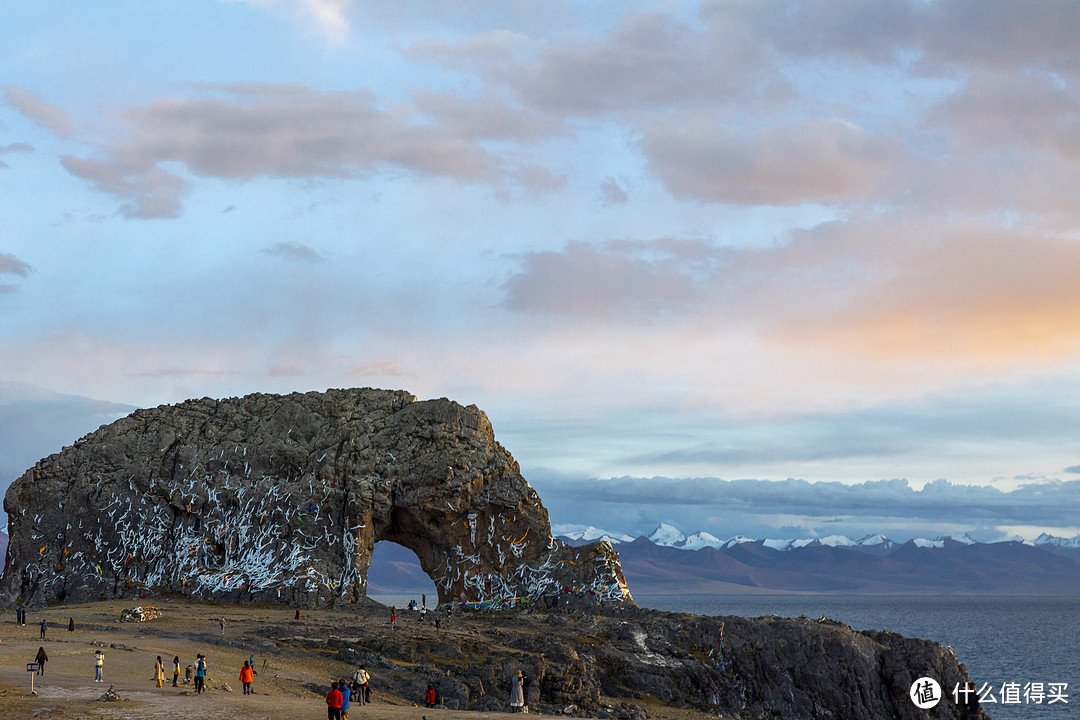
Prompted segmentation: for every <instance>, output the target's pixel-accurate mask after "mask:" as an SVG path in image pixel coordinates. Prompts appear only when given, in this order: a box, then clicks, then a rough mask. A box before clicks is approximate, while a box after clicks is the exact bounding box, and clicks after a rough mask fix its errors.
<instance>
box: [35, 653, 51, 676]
mask: <svg viewBox="0 0 1080 720" xmlns="http://www.w3.org/2000/svg"><path fill="white" fill-rule="evenodd" d="M34 662H36V663H37V664H38V675H44V674H45V663H47V662H49V656H48V655H47V654H45V648H43V647H39V648H38V649H37V657H35V658H34Z"/></svg>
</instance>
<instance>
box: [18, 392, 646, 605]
mask: <svg viewBox="0 0 1080 720" xmlns="http://www.w3.org/2000/svg"><path fill="white" fill-rule="evenodd" d="M4 509H5V510H6V511H7V513H8V517H9V533H10V536H11V539H10V543H9V546H8V551H7V560H6V566H5V572H4V575H3V578H2V580H0V588H2V590H3V592H4V593H5V595H6V596H7V598H8V600H9V601H11V600H20V601H22V602H28V603H42V602H57V601H65V600H67V601H75V602H84V601H91V600H99V599H105V598H115V597H131V596H133V595H138V594H144V593H146V592H147V591H148V590H149V591H151V592H154V591H173V592H178V593H182V594H185V595H191V596H196V597H202V598H212V599H215V600H219V601H282V602H294V603H298V604H302V605H317V604H330V603H334V602H339V601H342V600H350V599H357V598H359V597H362V596H364V595H365V583H366V575H367V570H368V566H369V564H370V562H371V555H372V552H373V550H374V546H375V543H376V542H379V541H381V540H390V541H393V542H396V543H398V544H400V545H403V546H405V547H408V548H410V549H411V550H413V551H414V552H415V553H416V554H417V556H418V558H419V560H420V564H421V567H423V569H424V571H425V572H427V573H428V574H429V575H430V576H431V578H432V580H433V581H434V582H435V585H436V587H437V588H438V591H439V599H440V601H449V600H459V601H473V602H482V601H490V600H497V599H504V598H520V597H535V596H537V595H541V594H544V593H551V592H558V591H562V590H564V589H567V588H569V589H572V590H581V589H583V588H584V589H587V590H588V591H589V592H590V593H592V594H595V595H596V596H598V597H601V598H605V599H609V600H624V599H629V593H628V592H627V589H626V585H625V581H624V579H623V577H622V571H621V569H620V567H619V563H618V556H617V554H615V553H614V551H612V549H611V547H610V545H606V544H596V545H592V546H587V547H583V548H572V547H568V546H565V545H564V544H562V543H561V542H560V541H558V540H556V539H555V538H553V537H552V535H551V528H550V524H549V521H548V515H547V511H546V510H545V509H544V506H543V505H542V504H541V502H540V498H539V497H538V496H537V494H536V492H535V491H534V490H533V489H532V487H530V486H529V484H528V483H527V482H526V481H525V480H524V478H522V476H521V473H520V472H519V468H518V465H517V463H516V462H515V461H514V459H513V457H511V455H510V453H508V452H507V451H506V450H505V449H504V448H503V447H502V446H501V445H499V444H498V443H497V442H496V441H495V435H494V432H493V430H492V427H491V424H490V422H489V421H488V418H487V416H486V415H484V413H483V412H481V411H480V410H478V409H477V408H476V407H475V406H469V407H463V406H461V405H459V404H457V403H454V402H451V401H449V400H445V399H442V400H430V401H423V402H419V401H417V400H416V398H415V397H413V396H412V395H410V394H409V393H406V392H401V391H386V390H372V389H350V390H330V391H327V392H325V393H306V394H298V393H295V394H291V395H284V396H281V395H268V394H255V395H248V396H246V397H243V398H230V399H227V400H211V399H208V398H204V399H201V400H190V401H187V402H184V403H181V404H179V405H170V406H161V407H157V408H151V409H146V410H139V411H137V412H135V413H133V414H131V415H129V416H128V417H126V418H123V419H121V420H118V421H117V422H115V423H112V424H111V425H107V426H103V427H102V428H100V429H98V430H97V431H96V432H94V433H91V434H90V435H87V436H86V437H84V438H82V439H81V440H79V441H78V442H77V443H75V445H73V446H71V447H68V448H65V449H64V450H63V451H62V452H60V453H58V454H56V455H52V456H50V457H48V458H45V459H44V460H42V461H40V462H39V463H38V464H37V465H36V466H34V467H33V468H31V469H30V470H29V471H27V472H26V473H25V474H24V475H23V476H22V477H21V478H20V479H19V480H18V481H16V482H15V483H13V484H12V486H11V487H10V488H9V489H8V492H7V495H6V496H5V498H4Z"/></svg>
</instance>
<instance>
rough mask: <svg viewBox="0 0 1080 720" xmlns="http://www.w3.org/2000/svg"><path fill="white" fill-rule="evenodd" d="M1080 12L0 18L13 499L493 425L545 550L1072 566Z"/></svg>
mask: <svg viewBox="0 0 1080 720" xmlns="http://www.w3.org/2000/svg"><path fill="white" fill-rule="evenodd" d="M1078 36H1080V4H1076V3H1061V2H1048V1H1046V0H1030V1H1029V2H1023V3H1017V2H1003V1H1001V0H986V1H984V2H980V3H970V2H962V1H960V0H941V1H939V0H882V2H876V3H865V2H861V1H856V0H805V1H795V0H761V1H760V2H750V1H748V0H706V1H704V2H681V1H679V0H620V1H619V2H604V1H602V0H597V1H595V2H577V1H571V0H565V1H563V0H507V1H506V2H498V3H494V2H478V1H476V0H462V1H461V2H457V3H445V2H433V1H431V0H403V1H402V2H397V3H390V4H387V3H368V2H362V1H360V0H185V1H184V2H160V3H146V2H141V1H131V2H104V3H94V4H93V7H92V8H91V7H89V6H87V4H85V3H79V2H71V1H66V2H65V1H60V0H41V1H40V2H34V3H5V4H4V5H3V6H2V7H0V487H2V486H4V485H6V484H8V483H9V482H10V481H11V480H13V479H14V478H15V477H17V476H18V475H19V474H21V472H22V471H23V470H24V469H25V468H26V467H28V466H29V465H31V464H32V463H33V462H35V461H36V459H37V458H38V457H41V456H42V455H44V454H48V453H50V452H55V451H57V450H59V449H60V447H62V446H63V445H66V444H70V443H71V442H72V441H74V440H75V439H76V438H77V437H79V436H80V435H81V434H83V433H85V432H89V431H91V430H93V429H94V428H96V427H97V426H98V425H100V424H101V423H102V422H108V421H110V420H112V419H115V418H116V417H120V416H122V415H124V414H126V413H127V412H130V411H131V409H132V408H136V407H146V406H154V405H158V404H163V403H174V402H179V401H182V400H184V399H187V398H190V397H202V396H211V397H230V396H239V395H244V394H247V393H251V392H278V393H283V392H292V391H309V390H323V389H326V388H329V387H352V386H373V387H384V388H395V389H398V388H400V389H405V390H408V391H410V392H412V393H413V394H415V395H416V396H417V397H419V398H421V399H423V398H436V397H449V398H451V399H454V400H456V401H459V402H461V403H463V404H475V405H477V406H478V407H480V408H481V409H483V410H484V411H485V412H486V413H487V414H488V415H489V417H490V418H491V420H492V423H493V425H494V427H495V431H496V436H497V438H498V439H499V441H500V442H501V443H502V444H503V445H505V446H506V447H507V449H509V450H510V452H511V453H512V454H513V455H514V456H515V458H516V459H517V460H518V461H519V463H520V464H521V469H522V473H523V474H524V475H525V477H526V478H527V479H528V480H529V481H530V482H531V483H532V484H533V485H534V486H535V487H536V488H537V490H538V492H539V493H540V495H541V497H542V498H543V500H544V502H545V504H546V506H547V507H548V509H549V511H550V514H551V519H552V521H553V522H554V523H556V524H557V525H560V526H567V527H569V526H575V525H595V526H601V527H605V528H606V529H609V530H612V531H617V532H624V533H629V534H638V533H647V532H649V531H650V530H651V529H652V527H654V526H655V525H656V524H657V523H658V522H667V523H670V524H673V525H675V526H677V527H679V528H680V529H682V530H683V531H684V532H687V533H689V532H692V531H696V530H704V531H707V532H710V533H712V534H714V535H716V536H718V537H729V536H731V535H735V534H744V535H750V536H757V537H765V536H771V537H777V536H782V537H812V536H817V535H832V534H846V535H848V536H851V537H858V536H860V535H863V534H866V533H872V532H884V533H885V534H887V535H890V537H895V538H897V539H904V538H905V537H910V536H914V535H924V536H925V535H936V534H940V533H961V532H973V533H982V534H983V535H984V536H986V537H990V536H992V535H994V534H999V533H1000V534H1013V533H1018V534H1021V535H1023V536H1025V537H1028V538H1029V539H1030V538H1034V537H1035V536H1036V535H1038V534H1039V533H1041V532H1048V533H1050V534H1054V535H1059V536H1065V537H1072V536H1074V535H1076V534H1078V533H1080V527H1078V521H1077V520H1076V518H1075V513H1074V512H1070V510H1071V509H1072V508H1075V507H1076V506H1077V500H1080V477H1078V476H1080V445H1078V441H1080V282H1078V278H1080V233H1078V227H1080V205H1078V204H1077V203H1076V201H1075V188H1076V187H1078V186H1080V88H1078V81H1080V45H1078V44H1077V43H1076V41H1075V38H1076V37H1078Z"/></svg>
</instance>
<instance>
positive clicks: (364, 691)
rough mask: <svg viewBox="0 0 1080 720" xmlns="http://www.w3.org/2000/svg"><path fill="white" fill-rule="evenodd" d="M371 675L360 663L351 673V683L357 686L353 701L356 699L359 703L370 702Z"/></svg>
mask: <svg viewBox="0 0 1080 720" xmlns="http://www.w3.org/2000/svg"><path fill="white" fill-rule="evenodd" d="M370 682H371V675H370V674H369V673H368V671H367V668H366V667H364V666H363V665H361V666H360V667H358V668H357V669H356V672H355V673H353V683H354V684H355V685H356V686H357V687H358V688H359V690H358V692H357V694H356V697H354V698H353V700H354V701H358V702H359V703H360V704H361V705H364V704H366V703H369V702H371V685H370Z"/></svg>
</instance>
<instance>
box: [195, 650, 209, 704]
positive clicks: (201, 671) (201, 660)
mask: <svg viewBox="0 0 1080 720" xmlns="http://www.w3.org/2000/svg"><path fill="white" fill-rule="evenodd" d="M205 683H206V658H205V656H204V655H203V654H202V653H199V654H198V655H196V656H195V694H196V695H202V691H203V685H204V684H205Z"/></svg>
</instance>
